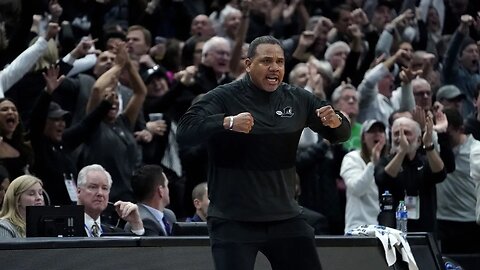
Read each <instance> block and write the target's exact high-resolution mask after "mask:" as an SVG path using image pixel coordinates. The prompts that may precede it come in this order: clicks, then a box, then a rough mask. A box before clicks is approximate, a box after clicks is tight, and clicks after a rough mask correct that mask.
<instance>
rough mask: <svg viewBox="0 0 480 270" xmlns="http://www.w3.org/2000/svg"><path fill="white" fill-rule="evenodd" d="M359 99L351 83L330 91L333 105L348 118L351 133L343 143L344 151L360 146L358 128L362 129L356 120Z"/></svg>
mask: <svg viewBox="0 0 480 270" xmlns="http://www.w3.org/2000/svg"><path fill="white" fill-rule="evenodd" d="M359 99H360V94H359V92H358V91H357V89H356V88H355V86H353V85H351V84H342V85H340V86H338V87H337V88H335V90H334V91H333V93H332V97H331V100H332V104H333V106H334V107H335V108H338V110H340V111H341V112H342V113H343V114H345V115H346V116H348V120H350V127H351V129H352V133H351V136H350V139H348V141H346V142H344V143H343V148H344V149H345V150H346V151H350V150H353V149H360V147H361V140H360V137H361V132H360V130H361V129H362V124H361V123H359V122H357V115H358V100H359Z"/></svg>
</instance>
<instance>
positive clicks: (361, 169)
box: [340, 120, 386, 233]
mask: <svg viewBox="0 0 480 270" xmlns="http://www.w3.org/2000/svg"><path fill="white" fill-rule="evenodd" d="M385 136H386V135H385V125H384V124H383V123H382V122H381V121H378V120H367V121H365V122H364V123H363V125H362V129H361V139H362V147H361V149H360V150H355V151H352V152H349V153H348V154H347V155H345V157H344V158H343V161H342V167H341V169H340V175H341V176H342V178H343V179H344V180H345V185H346V187H347V205H346V208H345V233H346V232H348V231H349V230H351V229H355V228H357V227H358V226H361V225H371V224H378V222H377V216H378V214H379V213H380V206H379V201H378V188H377V185H376V184H375V177H374V175H373V174H374V168H375V165H376V163H377V162H378V160H379V159H380V157H382V155H384V154H385V152H386V150H385V148H386V147H385V141H386V139H385Z"/></svg>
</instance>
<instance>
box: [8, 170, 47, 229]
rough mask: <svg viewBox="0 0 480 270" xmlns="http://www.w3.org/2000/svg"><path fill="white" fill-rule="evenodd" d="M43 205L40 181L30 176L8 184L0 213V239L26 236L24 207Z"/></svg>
mask: <svg viewBox="0 0 480 270" xmlns="http://www.w3.org/2000/svg"><path fill="white" fill-rule="evenodd" d="M41 205H45V202H44V198H43V184H42V181H41V180H40V179H38V178H36V177H34V176H32V175H22V176H20V177H18V178H16V179H15V180H13V181H12V183H10V186H8V189H7V192H6V194H5V198H4V199H3V206H2V210H1V211H0V238H18V237H25V235H26V223H25V216H26V207H27V206H41Z"/></svg>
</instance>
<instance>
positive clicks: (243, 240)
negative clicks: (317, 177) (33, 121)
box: [177, 36, 350, 270]
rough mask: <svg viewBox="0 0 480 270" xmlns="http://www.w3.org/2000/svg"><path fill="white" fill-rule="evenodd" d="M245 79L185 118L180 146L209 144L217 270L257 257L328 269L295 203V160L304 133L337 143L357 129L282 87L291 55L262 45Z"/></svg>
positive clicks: (285, 265) (280, 264)
mask: <svg viewBox="0 0 480 270" xmlns="http://www.w3.org/2000/svg"><path fill="white" fill-rule="evenodd" d="M245 64H246V71H247V75H246V76H245V78H244V79H242V80H238V81H235V82H232V83H230V84H226V85H222V86H218V87H217V88H215V89H214V90H212V91H209V92H208V93H207V94H205V96H204V97H202V98H201V99H200V100H199V101H198V102H196V103H195V104H194V105H193V106H192V107H191V108H190V109H189V110H188V111H187V113H186V114H185V115H184V116H183V117H182V119H181V120H180V124H179V128H178V133H177V135H178V137H177V139H178V140H179V143H180V144H184V145H189V144H195V143H199V142H202V141H207V148H208V154H209V155H208V156H209V175H208V193H209V198H210V205H209V209H208V220H207V223H208V227H209V234H210V239H211V247H212V253H213V258H214V263H215V267H216V269H217V270H223V269H229V270H231V269H242V270H245V269H253V268H254V264H255V258H256V255H257V252H258V251H260V252H262V253H263V254H265V256H266V257H267V258H268V260H269V261H270V263H271V265H272V268H273V269H303V270H306V269H315V270H317V269H321V266H320V261H319V259H318V255H317V251H316V248H315V242H314V234H313V228H312V227H310V226H309V225H308V224H307V223H306V221H305V220H304V219H302V218H300V207H299V205H298V203H297V202H296V201H295V196H294V195H295V194H294V192H295V188H294V187H295V158H296V151H297V145H298V140H299V138H300V134H301V132H302V130H303V128H304V127H306V126H308V127H310V128H311V129H312V130H314V131H316V132H319V133H321V135H322V137H324V138H326V139H328V140H329V141H330V142H332V143H337V142H342V141H346V140H347V139H348V138H349V136H350V124H349V122H348V120H347V119H346V118H345V116H343V115H342V114H341V113H340V112H338V111H335V110H334V109H333V108H332V107H331V106H330V105H328V104H327V103H326V102H324V101H321V100H319V99H317V98H315V97H314V96H313V94H311V93H310V92H308V91H306V90H304V89H301V88H298V87H294V86H290V85H287V84H285V83H282V81H283V76H284V73H285V71H284V70H285V55H284V51H283V48H282V46H281V44H280V42H279V41H278V40H277V39H275V38H273V37H270V36H263V37H259V38H256V39H255V40H254V41H253V42H252V43H251V44H250V48H249V51H248V55H247V59H246V60H245Z"/></svg>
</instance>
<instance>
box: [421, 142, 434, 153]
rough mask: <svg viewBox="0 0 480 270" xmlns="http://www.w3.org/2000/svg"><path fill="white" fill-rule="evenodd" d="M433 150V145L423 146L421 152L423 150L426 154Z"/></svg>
mask: <svg viewBox="0 0 480 270" xmlns="http://www.w3.org/2000/svg"><path fill="white" fill-rule="evenodd" d="M433 149H435V145H433V143H432V144H430V145H429V146H425V145H423V150H425V151H427V152H428V151H432V150H433Z"/></svg>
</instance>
